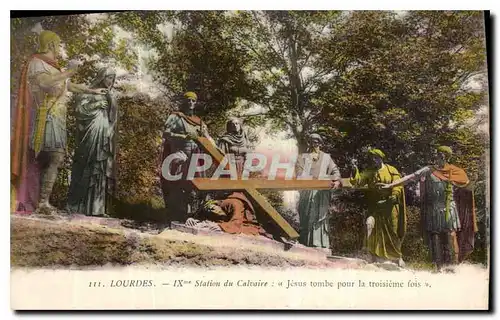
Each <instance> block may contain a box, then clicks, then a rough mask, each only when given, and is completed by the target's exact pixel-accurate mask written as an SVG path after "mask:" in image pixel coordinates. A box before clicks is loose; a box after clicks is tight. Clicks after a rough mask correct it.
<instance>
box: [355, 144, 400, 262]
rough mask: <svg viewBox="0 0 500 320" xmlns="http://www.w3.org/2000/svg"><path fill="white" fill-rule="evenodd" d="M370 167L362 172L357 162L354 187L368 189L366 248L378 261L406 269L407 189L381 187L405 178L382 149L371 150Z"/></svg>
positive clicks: (369, 153)
mask: <svg viewBox="0 0 500 320" xmlns="http://www.w3.org/2000/svg"><path fill="white" fill-rule="evenodd" d="M368 155H369V156H370V160H371V161H370V163H369V166H368V168H367V169H366V170H364V171H363V172H362V173H360V172H359V169H358V167H357V164H356V161H355V160H354V159H353V161H352V166H353V169H354V170H353V171H354V172H353V175H352V177H351V181H350V182H351V184H352V185H353V186H354V187H364V186H368V190H367V201H368V215H369V217H368V219H367V220H366V225H367V238H366V246H367V249H368V252H369V253H370V254H371V256H372V259H373V260H374V261H377V260H382V261H391V262H396V263H398V265H399V266H400V267H403V266H404V261H403V254H402V252H401V245H402V243H403V238H404V235H405V233H406V203H405V195H404V190H403V187H401V186H399V187H393V188H390V189H385V190H384V189H379V188H377V185H378V184H380V183H386V184H389V183H391V182H393V181H396V180H398V179H399V178H401V176H400V174H399V172H398V170H397V169H396V168H394V167H393V166H391V165H388V164H386V163H384V159H385V154H384V153H383V152H382V151H381V150H379V149H370V150H368Z"/></svg>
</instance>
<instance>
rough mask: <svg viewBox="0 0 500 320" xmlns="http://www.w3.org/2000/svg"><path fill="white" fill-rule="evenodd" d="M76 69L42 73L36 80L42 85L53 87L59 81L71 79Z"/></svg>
mask: <svg viewBox="0 0 500 320" xmlns="http://www.w3.org/2000/svg"><path fill="white" fill-rule="evenodd" d="M75 71H76V70H75V69H70V70H67V71H64V72H61V73H56V74H49V73H40V74H39V75H38V76H36V80H37V82H38V83H39V84H40V85H41V86H42V87H52V86H53V85H54V84H56V83H58V82H62V81H66V79H69V78H70V77H71V76H72V75H73V74H74V73H75Z"/></svg>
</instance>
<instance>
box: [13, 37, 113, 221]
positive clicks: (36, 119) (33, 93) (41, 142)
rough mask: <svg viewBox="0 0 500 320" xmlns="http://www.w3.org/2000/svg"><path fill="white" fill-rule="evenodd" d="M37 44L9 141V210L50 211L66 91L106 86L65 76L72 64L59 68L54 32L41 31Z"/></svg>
mask: <svg viewBox="0 0 500 320" xmlns="http://www.w3.org/2000/svg"><path fill="white" fill-rule="evenodd" d="M39 46H40V48H39V52H38V53H36V54H34V55H33V56H31V57H30V58H29V60H28V62H27V63H26V65H25V66H24V68H23V70H22V72H21V78H20V85H19V91H18V96H17V105H16V109H15V114H14V119H13V126H14V133H13V139H12V144H11V185H12V190H11V199H12V203H11V209H12V211H14V212H19V213H32V212H34V211H35V210H37V211H38V212H39V213H43V214H53V213H55V212H56V210H55V208H54V207H53V206H52V205H50V204H49V199H50V195H51V193H52V188H53V186H54V183H55V181H56V178H57V174H58V171H59V167H60V166H61V165H62V163H63V161H64V155H65V152H66V108H67V106H66V101H65V99H64V98H65V97H66V93H67V92H68V91H71V92H75V93H82V92H87V93H94V94H105V93H106V90H105V89H100V88H96V89H90V88H87V87H86V86H84V85H80V84H75V83H72V82H71V81H69V78H70V77H71V76H73V75H74V74H75V71H76V64H73V65H70V66H69V68H68V70H66V71H63V70H62V69H61V67H60V66H59V64H58V62H57V59H58V58H59V56H60V51H61V39H60V38H59V36H58V35H57V34H55V33H54V32H51V31H47V30H44V31H41V32H40V35H39Z"/></svg>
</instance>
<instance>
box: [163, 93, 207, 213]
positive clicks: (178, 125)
mask: <svg viewBox="0 0 500 320" xmlns="http://www.w3.org/2000/svg"><path fill="white" fill-rule="evenodd" d="M197 100H198V97H197V95H196V94H195V93H194V92H186V93H185V94H184V97H183V100H182V103H181V106H180V111H179V112H173V113H172V114H170V115H169V116H168V118H167V121H166V123H165V130H164V132H163V138H164V143H163V152H162V158H161V160H162V161H161V164H160V165H161V166H162V165H163V161H164V160H165V159H166V158H167V157H168V156H169V155H171V154H175V156H174V160H173V161H172V162H171V163H170V167H169V168H168V169H169V171H170V174H171V175H173V176H174V175H177V174H180V175H181V176H182V177H181V179H180V180H177V181H168V180H167V179H165V177H164V176H163V174H162V175H161V178H160V179H161V186H162V191H163V198H164V201H165V206H166V207H167V210H168V221H169V222H172V221H178V222H182V223H183V222H185V221H186V219H187V218H188V217H190V216H192V215H193V213H194V211H195V210H196V208H195V207H196V205H195V202H197V201H198V199H197V196H198V194H197V193H196V192H195V190H194V188H193V186H192V183H191V181H188V180H186V178H187V174H188V169H189V164H190V162H191V157H192V156H193V155H194V154H196V153H202V150H201V149H200V147H199V146H198V144H197V143H196V138H197V137H206V138H207V139H209V140H210V141H212V143H214V142H213V139H212V138H211V137H210V136H209V134H208V128H207V126H206V125H205V123H204V122H203V121H202V120H201V119H200V118H199V117H198V116H196V115H195V109H196V102H197ZM214 144H215V143H214ZM196 176H197V177H199V176H203V174H198V175H196Z"/></svg>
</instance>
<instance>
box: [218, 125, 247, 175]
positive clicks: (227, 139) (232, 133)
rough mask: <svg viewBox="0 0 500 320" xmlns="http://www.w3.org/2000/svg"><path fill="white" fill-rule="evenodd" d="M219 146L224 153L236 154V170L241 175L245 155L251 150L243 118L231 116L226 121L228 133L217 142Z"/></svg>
mask: <svg viewBox="0 0 500 320" xmlns="http://www.w3.org/2000/svg"><path fill="white" fill-rule="evenodd" d="M217 147H218V148H219V149H220V150H221V151H222V152H223V153H224V154H232V155H234V158H235V162H236V172H237V173H238V176H241V173H242V172H243V165H244V164H245V156H246V154H247V153H248V152H249V148H248V140H247V137H246V135H245V131H244V130H243V126H242V124H241V120H240V119H238V118H230V119H229V120H228V121H227V123H226V133H225V134H224V135H223V136H222V137H221V138H220V139H219V141H218V142H217Z"/></svg>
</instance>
